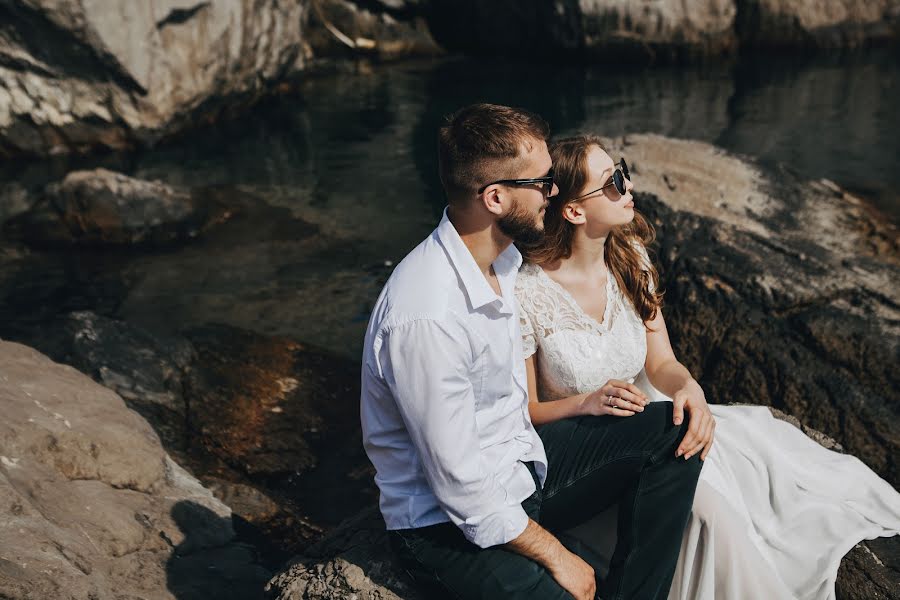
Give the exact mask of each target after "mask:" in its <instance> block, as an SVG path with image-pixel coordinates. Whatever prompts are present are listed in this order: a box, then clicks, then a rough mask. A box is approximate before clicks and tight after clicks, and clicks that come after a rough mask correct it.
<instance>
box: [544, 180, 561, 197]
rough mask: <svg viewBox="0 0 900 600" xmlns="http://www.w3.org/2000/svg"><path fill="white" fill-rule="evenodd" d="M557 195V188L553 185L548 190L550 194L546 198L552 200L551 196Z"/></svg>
mask: <svg viewBox="0 0 900 600" xmlns="http://www.w3.org/2000/svg"><path fill="white" fill-rule="evenodd" d="M558 193H559V188H558V187H557V185H556V183H554V184H553V186H552V187H551V188H550V193H549V194H547V197H548V198H552V197H553V196H555V195H557V194H558Z"/></svg>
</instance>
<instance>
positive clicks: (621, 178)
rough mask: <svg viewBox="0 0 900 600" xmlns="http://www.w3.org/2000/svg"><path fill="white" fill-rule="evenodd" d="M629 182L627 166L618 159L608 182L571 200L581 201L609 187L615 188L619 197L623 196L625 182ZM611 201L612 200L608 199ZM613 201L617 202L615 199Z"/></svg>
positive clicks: (629, 176) (629, 175)
mask: <svg viewBox="0 0 900 600" xmlns="http://www.w3.org/2000/svg"><path fill="white" fill-rule="evenodd" d="M626 179H627V180H628V181H631V174H630V173H629V172H628V165H627V164H625V159H624V158H620V159H619V168H618V169H616V170H614V171H613V174H612V178H611V179H610V181H607V182H606V183H604V184H603V185H602V186H600V187H598V188H597V189H596V190H594V191H592V192H588V193H587V194H582V195H580V196H578V197H577V198H572V200H581V199H582V198H587V197H588V196H590V195H591V194H596V193H597V192H599V191H600V190H602V189H606V188H608V187H609V186H611V185H614V186H616V191H617V192H619V196H620V197H621V196H624V195H625V180H626ZM610 200H612V198H610ZM615 200H619V198H616V199H615Z"/></svg>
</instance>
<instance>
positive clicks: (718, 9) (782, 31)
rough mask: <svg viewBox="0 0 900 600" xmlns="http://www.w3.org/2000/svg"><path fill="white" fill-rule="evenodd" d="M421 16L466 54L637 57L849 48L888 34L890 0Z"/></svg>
mask: <svg viewBox="0 0 900 600" xmlns="http://www.w3.org/2000/svg"><path fill="white" fill-rule="evenodd" d="M429 23H430V24H431V28H432V31H433V32H434V35H435V37H436V39H437V40H438V41H439V42H440V43H441V44H442V45H444V46H445V47H447V48H448V49H451V50H456V51H463V52H468V53H472V54H495V55H506V56H516V55H520V54H522V53H525V54H529V55H536V56H546V55H552V54H560V53H561V54H564V55H568V56H575V57H580V58H589V59H599V60H603V61H605V62H606V61H610V60H612V59H630V60H646V61H660V60H662V61H666V60H673V59H674V60H683V59H688V58H692V57H697V56H717V55H721V54H723V53H724V54H728V53H731V52H734V51H735V50H737V48H738V47H739V46H748V47H856V46H860V45H863V44H867V43H873V42H879V41H887V40H896V39H897V37H898V31H900V9H898V6H897V4H896V2H893V1H891V0H881V1H877V2H865V1H863V0H845V1H843V2H839V3H837V2H829V1H827V0H823V1H820V2H790V1H782V0H703V1H702V2H691V3H690V5H688V4H685V3H680V2H674V1H673V2H654V3H621V2H615V1H613V0H590V1H587V2H584V1H582V2H575V1H565V2H552V3H550V2H546V3H521V2H515V1H513V0H495V1H493V2H478V1H476V0H468V1H465V0H464V1H462V2H459V1H456V0H432V1H431V2H430V3H429Z"/></svg>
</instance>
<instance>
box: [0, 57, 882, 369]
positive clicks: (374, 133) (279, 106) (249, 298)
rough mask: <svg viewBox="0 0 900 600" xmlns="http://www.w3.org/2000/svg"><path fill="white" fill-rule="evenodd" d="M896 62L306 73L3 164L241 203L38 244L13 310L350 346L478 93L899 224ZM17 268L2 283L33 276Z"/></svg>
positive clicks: (470, 66) (439, 64)
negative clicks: (245, 96) (212, 192)
mask: <svg viewBox="0 0 900 600" xmlns="http://www.w3.org/2000/svg"><path fill="white" fill-rule="evenodd" d="M896 59H897V56H896V54H894V53H891V52H885V51H881V52H870V53H866V54H848V55H841V56H834V57H818V58H815V59H809V58H807V59H794V60H787V59H785V58H783V57H782V58H778V57H757V58H753V59H749V58H745V59H743V60H741V61H739V62H738V63H737V64H734V65H722V64H708V65H702V66H694V67H657V68H635V67H631V66H616V65H603V66H599V65H597V66H584V65H569V66H566V65H552V64H531V63H528V64H526V63H510V62H502V61H485V60H472V59H446V60H439V61H428V62H409V63H402V64H395V65H386V66H379V67H375V68H372V67H358V68H356V69H354V70H353V72H352V73H343V74H341V75H335V76H323V77H319V78H310V79H309V80H307V81H306V82H304V83H303V84H302V85H301V86H300V89H299V90H298V92H297V93H296V94H290V95H285V96H281V97H278V98H273V99H271V100H268V101H266V102H264V103H263V104H261V105H259V106H258V107H256V108H255V109H254V110H253V111H252V112H251V113H250V114H246V115H243V116H241V117H240V118H237V119H233V120H230V121H227V122H221V123H218V124H216V125H214V126H212V127H209V128H206V129H203V130H198V131H194V132H190V133H187V134H185V135H184V136H182V138H181V139H179V140H174V141H172V142H170V143H168V144H166V145H165V146H163V147H159V148H157V149H154V150H151V151H146V152H142V153H137V154H128V155H118V154H110V155H105V156H100V157H89V158H79V159H59V160H55V161H49V162H43V163H31V164H28V165H24V166H23V165H5V166H3V167H0V183H2V182H4V181H5V182H9V181H15V182H18V183H20V184H22V185H25V186H26V187H30V188H38V187H40V186H41V185H43V184H44V183H45V182H47V181H50V180H54V179H59V178H61V177H62V176H63V175H64V174H65V173H66V172H67V171H68V170H71V169H73V168H93V167H96V166H106V167H108V168H113V169H117V170H121V171H124V172H126V173H129V174H132V175H134V176H137V177H142V178H150V179H161V180H163V181H166V182H168V183H171V184H177V185H184V186H191V187H194V186H207V185H219V186H225V188H226V189H228V190H230V191H229V194H231V196H232V197H233V198H234V199H235V200H234V201H235V202H236V203H237V204H240V205H241V206H243V207H244V208H245V209H246V210H245V211H244V213H243V215H242V216H239V217H238V218H236V219H235V220H234V221H233V222H232V223H229V224H227V225H225V226H224V227H222V228H220V229H219V230H217V231H214V232H212V233H211V234H210V235H208V236H207V237H206V238H205V239H203V240H199V241H198V242H195V243H192V244H189V245H187V246H184V247H183V248H176V249H172V250H167V251H162V252H142V251H137V252H133V253H126V254H123V255H122V256H117V257H114V258H110V256H109V253H106V254H105V255H104V254H103V253H100V254H98V253H88V252H74V253H73V252H54V251H49V252H39V253H38V254H40V255H41V257H42V259H43V260H44V261H45V263H42V264H45V265H52V266H53V268H54V269H55V270H56V271H55V272H57V277H58V278H60V280H59V281H58V282H57V283H48V284H41V285H35V286H31V287H29V291H28V292H27V294H30V295H31V297H28V298H24V297H23V296H22V294H21V293H20V294H19V295H18V298H17V301H16V302H15V304H14V306H15V310H16V311H18V313H14V314H13V315H11V316H13V317H16V318H19V317H23V316H27V315H24V314H22V313H27V312H28V311H29V310H32V311H33V310H35V309H34V308H33V307H35V306H41V307H42V311H43V313H47V312H48V311H49V312H53V310H55V309H54V308H53V307H57V309H58V310H59V311H68V310H73V309H76V308H78V309H91V310H97V311H98V312H105V313H109V314H111V315H112V316H115V317H119V318H124V319H127V320H129V321H133V322H136V323H139V324H142V325H145V326H147V327H149V328H152V329H178V328H181V327H187V326H191V325H198V324H202V323H205V322H210V321H212V322H224V323H228V324H232V325H237V326H241V327H246V328H249V329H253V330H256V331H260V332H263V333H272V334H286V335H289V336H291V337H294V338H296V339H299V340H302V341H306V342H311V343H315V344H318V345H321V346H324V347H326V348H329V349H331V350H334V351H336V352H339V353H340V354H343V355H345V356H351V357H357V356H359V351H360V347H361V342H362V334H363V330H364V327H365V321H366V318H367V315H368V310H369V307H370V306H371V304H372V302H373V301H374V298H375V296H376V295H377V292H378V289H379V288H380V286H381V284H382V283H383V281H384V278H385V277H386V275H387V273H388V272H389V271H390V265H391V264H393V263H395V262H396V261H397V260H399V259H400V258H402V256H403V255H404V254H405V253H406V252H407V251H408V250H409V249H410V248H412V247H413V246H414V245H415V244H416V243H417V242H418V241H419V240H420V239H421V238H423V237H424V236H425V235H427V234H428V232H429V231H430V230H431V229H432V228H433V226H434V224H435V223H436V221H437V219H438V218H439V216H440V212H441V210H442V208H443V205H444V201H443V197H442V196H443V195H442V192H441V190H440V187H439V182H438V179H437V166H436V156H435V154H436V152H435V132H436V129H437V127H438V125H439V124H440V122H441V119H442V116H443V115H445V114H447V113H448V112H451V111H452V110H454V109H456V108H458V107H460V106H462V105H464V104H467V103H470V102H475V101H488V102H496V103H501V104H512V105H517V106H523V107H526V108H529V109H532V110H534V111H536V112H538V113H540V114H541V115H543V116H544V117H545V118H546V119H547V120H548V121H549V123H550V124H551V127H552V130H553V132H554V134H556V135H564V134H570V133H574V132H579V131H591V132H594V133H599V134H601V135H605V136H618V135H621V134H626V133H635V132H655V133H660V134H664V135H668V136H674V137H682V138H694V139H699V140H703V141H707V142H711V143H714V144H717V145H719V146H722V147H723V148H726V149H728V150H730V151H733V152H737V153H741V154H746V155H750V156H753V157H757V158H759V159H760V160H762V161H763V162H764V163H777V162H780V163H786V164H789V165H790V166H791V167H792V168H793V169H794V170H795V171H797V172H799V173H800V174H801V175H803V176H806V177H809V178H821V177H827V178H829V179H832V180H834V181H836V182H838V183H839V184H841V185H842V186H845V187H847V188H849V189H851V190H854V191H856V192H858V193H860V194H861V195H864V196H865V197H866V198H868V199H870V201H871V202H872V203H873V205H875V206H877V207H878V208H879V209H880V210H881V211H882V212H884V213H885V214H886V215H887V218H889V219H892V220H893V221H895V222H898V223H900V168H898V167H900V164H898V157H900V139H898V135H897V134H898V132H900V110H898V109H897V105H898V102H897V98H898V96H900V61H897V60H896ZM636 184H637V185H638V186H639V185H640V184H639V182H636ZM309 223H312V224H314V225H315V226H317V227H318V231H319V233H318V234H317V235H315V236H313V237H312V238H310V237H309V236H307V235H305V234H304V235H301V234H300V233H299V232H301V231H306V229H308V224H309ZM30 273H31V275H23V276H20V277H19V278H18V279H16V278H13V279H12V280H13V281H19V282H21V281H22V277H34V278H35V279H39V278H40V277H41V274H40V273H39V272H38V271H34V270H32V271H30ZM98 273H99V275H98ZM98 276H99V277H100V278H101V279H103V280H104V283H101V284H97V283H96V280H97V277H98ZM6 280H7V281H9V280H10V279H9V278H7V279H6ZM108 280H114V283H110V282H109V281H108ZM2 281H3V280H2V279H0V286H2ZM73 290H78V292H77V294H75V295H73V293H72V291H73ZM85 290H88V291H85ZM91 290H94V291H93V292H92V291H91ZM5 293H6V294H7V298H10V297H12V294H13V291H11V290H6V292H5ZM27 294H26V295H27ZM108 294H114V295H115V298H109V297H107V296H105V295H108ZM54 303H55V304H54ZM6 305H7V307H9V306H12V305H11V304H10V303H9V302H7V304H6ZM8 310H9V309H8ZM43 313H42V314H43Z"/></svg>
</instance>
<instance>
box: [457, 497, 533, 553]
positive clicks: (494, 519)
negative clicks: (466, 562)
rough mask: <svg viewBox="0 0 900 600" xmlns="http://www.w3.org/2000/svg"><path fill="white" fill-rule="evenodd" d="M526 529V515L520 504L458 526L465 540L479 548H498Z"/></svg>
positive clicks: (471, 519)
mask: <svg viewBox="0 0 900 600" xmlns="http://www.w3.org/2000/svg"><path fill="white" fill-rule="evenodd" d="M526 527H528V513H526V512H525V509H524V508H522V505H521V504H516V505H515V506H509V507H507V508H506V510H504V511H502V512H496V513H492V514H490V515H486V516H483V517H472V518H469V519H466V520H465V522H463V523H462V525H460V529H462V532H463V535H464V536H465V537H466V539H467V540H469V541H470V542H472V543H473V544H475V545H476V546H478V547H479V548H489V547H491V546H499V545H500V544H505V543H507V542H511V541H512V540H514V539H516V538H517V537H519V536H520V535H522V532H523V531H525V528H526Z"/></svg>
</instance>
